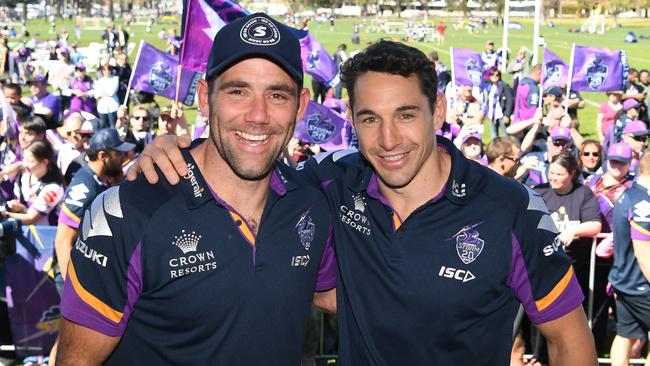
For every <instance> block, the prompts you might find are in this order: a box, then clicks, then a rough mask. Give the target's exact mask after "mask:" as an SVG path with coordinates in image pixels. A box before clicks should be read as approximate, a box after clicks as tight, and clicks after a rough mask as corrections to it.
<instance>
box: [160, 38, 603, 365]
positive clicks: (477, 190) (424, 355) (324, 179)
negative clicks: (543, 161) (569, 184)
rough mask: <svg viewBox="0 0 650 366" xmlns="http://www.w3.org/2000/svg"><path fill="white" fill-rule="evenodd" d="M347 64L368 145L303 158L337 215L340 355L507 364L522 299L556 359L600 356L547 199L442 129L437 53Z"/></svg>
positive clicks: (371, 53)
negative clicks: (469, 152)
mask: <svg viewBox="0 0 650 366" xmlns="http://www.w3.org/2000/svg"><path fill="white" fill-rule="evenodd" d="M341 71H342V72H341V74H342V76H343V80H344V81H345V85H346V87H347V88H348V95H349V96H350V104H349V105H350V109H349V110H348V111H349V114H350V117H351V119H350V120H351V121H352V122H353V124H354V127H355V131H356V133H357V134H358V136H359V144H360V151H361V154H359V153H357V152H354V151H337V152H329V153H326V154H324V155H319V156H317V157H315V158H313V159H310V160H308V161H307V162H306V163H305V164H304V165H302V166H299V167H300V168H302V170H301V171H303V172H304V174H306V175H308V176H310V177H311V178H312V179H314V180H316V181H318V182H320V183H321V185H322V187H323V189H324V191H325V194H326V195H327V197H328V200H329V202H330V207H331V209H332V210H333V212H335V213H336V215H337V216H336V218H335V225H336V226H335V230H334V232H335V236H336V254H337V263H338V282H337V296H338V299H337V300H338V303H337V305H338V306H337V311H338V314H339V361H338V364H340V365H344V366H348V365H486V366H487V365H490V366H492V365H506V364H508V362H509V361H510V351H511V346H512V339H513V329H512V324H513V322H514V318H515V314H516V311H517V307H518V306H519V303H520V302H521V303H523V306H524V309H525V310H526V313H527V314H528V316H529V317H530V318H531V320H532V321H533V322H534V323H535V324H537V325H538V327H539V328H540V329H541V330H542V332H543V334H544V335H545V336H546V337H547V339H548V343H549V353H550V358H551V361H552V362H553V363H554V364H556V365H571V364H575V365H595V364H596V357H595V350H594V345H593V339H592V338H591V335H590V332H589V328H588V327H587V323H586V320H585V316H584V312H583V310H582V307H581V304H582V300H583V298H584V297H583V296H582V294H581V292H580V288H579V287H578V284H577V281H576V278H575V275H574V272H573V268H572V267H571V265H570V261H569V258H568V257H567V256H566V254H565V253H564V251H563V249H562V246H561V244H560V243H559V241H558V238H557V230H556V228H555V226H554V224H553V222H552V219H551V217H550V216H549V214H548V211H547V208H546V205H545V204H544V201H543V200H542V198H541V197H539V196H538V195H537V194H535V193H534V192H533V191H531V190H528V189H526V188H525V187H523V186H521V185H519V184H517V183H516V182H514V181H513V180H511V179H508V178H504V177H501V176H498V175H497V174H496V173H494V172H492V171H490V170H489V169H487V168H484V167H481V166H480V165H478V164H476V163H475V162H471V161H468V160H467V159H465V158H464V157H463V156H462V154H461V153H460V151H458V149H457V148H455V147H454V146H453V144H452V143H451V142H450V141H449V140H447V139H445V138H443V137H437V136H436V135H435V131H436V129H438V128H440V126H441V125H442V123H443V122H444V119H445V100H444V98H442V97H440V96H439V95H437V94H436V84H437V80H436V76H435V75H436V74H435V71H434V65H433V64H432V63H431V62H430V61H428V60H427V58H426V56H425V55H424V54H422V52H420V51H418V50H417V49H414V48H412V47H408V46H406V45H403V44H400V43H395V42H390V41H380V42H378V43H376V44H374V45H372V46H370V47H368V48H367V49H366V50H365V51H364V52H361V53H359V54H358V55H356V56H354V57H353V58H351V59H350V61H347V62H346V63H345V64H344V66H343V67H342V70H341ZM415 91H419V93H418V92H415ZM167 140H168V141H170V139H167ZM171 140H173V139H171ZM154 145H155V143H154ZM154 145H152V148H151V149H149V151H155V149H153V146H154ZM160 146H164V144H160ZM166 148H169V146H167V147H166ZM160 153H161V152H160V151H157V152H156V154H158V156H157V157H158V158H159V160H160V161H164V163H166V164H167V166H168V167H170V165H169V161H166V160H165V159H160V158H161V157H162V156H160ZM172 158H173V156H172ZM174 160H175V159H174ZM149 163H151V162H150V161H149ZM164 163H163V164H164ZM178 163H179V162H178V161H176V160H175V164H178ZM178 165H180V164H178ZM178 165H176V166H178ZM149 173H151V172H149ZM167 173H168V174H169V173H170V172H167ZM486 334H489V335H490V336H489V337H486Z"/></svg>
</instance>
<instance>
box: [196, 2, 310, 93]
mask: <svg viewBox="0 0 650 366" xmlns="http://www.w3.org/2000/svg"><path fill="white" fill-rule="evenodd" d="M251 57H262V58H266V59H269V60H270V61H273V62H274V63H276V64H277V65H278V66H280V67H282V68H283V69H284V70H285V71H286V72H287V73H288V74H289V75H290V76H291V77H292V78H293V79H294V80H295V81H296V83H297V84H298V86H300V87H302V79H303V74H302V59H301V58H300V42H299V41H298V38H296V36H295V34H294V33H293V31H292V30H291V29H290V28H289V27H287V26H286V25H284V24H281V23H279V22H277V21H276V20H275V19H273V18H271V17H269V16H268V15H266V14H264V13H255V14H251V15H249V16H247V17H244V18H239V19H237V20H235V21H234V22H232V23H229V24H227V25H226V26H225V27H223V28H221V30H220V31H219V32H218V33H217V35H216V36H215V37H214V41H213V42H212V49H211V50H210V57H208V66H207V70H206V73H205V78H206V79H207V80H210V79H212V78H214V77H216V76H218V75H219V74H220V73H222V72H223V71H224V70H225V69H227V68H228V67H230V66H232V65H233V64H235V63H236V62H238V61H240V60H243V59H246V58H251Z"/></svg>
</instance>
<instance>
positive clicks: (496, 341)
mask: <svg viewBox="0 0 650 366" xmlns="http://www.w3.org/2000/svg"><path fill="white" fill-rule="evenodd" d="M438 147H439V148H444V149H445V150H446V151H447V152H448V153H449V154H450V156H451V160H452V167H451V173H450V176H449V178H448V181H447V184H446V185H445V187H444V189H443V190H442V191H441V192H440V193H439V194H438V195H437V196H436V197H434V198H433V199H432V200H430V201H429V202H427V203H426V204H424V205H423V206H421V207H419V208H418V209H416V210H415V211H414V212H413V213H412V214H411V215H410V216H409V217H408V218H407V219H404V218H401V217H400V216H399V215H398V214H397V213H396V212H395V210H394V209H393V208H392V207H391V204H390V202H389V201H388V200H387V199H386V198H385V197H384V196H382V195H381V193H380V191H379V184H378V177H377V176H376V175H375V174H374V172H373V169H372V168H371V166H370V165H369V164H368V162H367V161H366V160H365V159H364V158H363V157H362V155H361V154H359V153H358V152H354V151H350V150H348V151H338V152H333V153H326V154H321V155H317V156H315V157H314V158H312V159H310V160H308V161H306V162H305V163H304V164H303V165H302V166H299V169H302V170H303V171H304V172H306V174H308V175H309V176H311V178H312V179H317V180H318V181H319V182H320V183H321V185H322V187H324V190H325V193H326V195H327V197H328V200H329V202H330V206H331V208H332V210H333V213H334V214H335V215H336V218H335V220H334V221H335V225H334V238H335V243H336V247H335V249H336V254H337V263H338V270H339V272H338V281H337V301H338V305H337V307H338V316H339V342H340V343H339V363H340V364H341V365H343V366H348V365H490V366H492V365H506V364H508V363H509V361H510V352H511V348H512V339H513V329H512V328H513V322H514V319H515V315H516V313H517V309H518V307H519V304H520V303H523V306H524V309H525V311H526V313H527V314H528V316H529V318H530V319H531V320H532V321H533V322H534V323H535V324H540V323H545V322H548V321H551V320H554V319H557V318H559V317H561V316H563V315H565V314H567V313H568V312H570V311H572V310H573V309H575V308H577V307H579V306H581V304H582V301H583V298H584V297H583V295H582V292H581V290H580V287H579V285H578V283H577V281H576V277H575V275H574V272H573V268H572V266H571V264H570V260H569V258H568V257H567V255H566V254H565V253H564V250H563V249H562V245H561V243H560V241H559V240H558V238H557V230H556V228H555V225H554V224H553V220H552V219H551V217H550V216H549V213H548V210H547V208H546V205H545V203H544V201H543V199H542V198H541V197H540V196H539V195H537V194H536V193H535V192H534V191H532V190H530V189H527V188H526V187H524V186H522V185H520V184H518V183H517V182H515V181H514V180H511V179H508V178H504V177H501V176H499V175H497V174H496V173H494V172H492V171H491V170H490V169H487V168H485V167H482V166H480V165H479V164H477V163H475V162H472V161H469V160H467V159H466V158H465V157H463V156H462V153H461V152H460V151H459V150H458V149H457V148H456V147H454V146H453V144H452V143H451V142H450V141H449V140H447V139H445V138H442V137H438ZM486 334H490V336H486Z"/></svg>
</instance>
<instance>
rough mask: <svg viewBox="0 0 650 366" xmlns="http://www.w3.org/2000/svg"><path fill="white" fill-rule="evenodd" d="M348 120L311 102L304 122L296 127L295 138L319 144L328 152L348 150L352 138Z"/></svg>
mask: <svg viewBox="0 0 650 366" xmlns="http://www.w3.org/2000/svg"><path fill="white" fill-rule="evenodd" d="M346 125H349V123H348V121H347V119H346V118H345V117H344V116H343V115H341V114H339V113H336V112H335V111H333V110H332V109H330V108H328V107H325V106H324V105H321V104H318V103H316V102H309V105H308V106H307V111H306V112H305V115H304V116H303V118H302V120H301V121H300V122H298V124H297V125H296V129H295V131H294V132H293V137H295V138H297V139H298V140H300V141H305V142H308V143H312V144H317V145H319V146H320V147H321V148H323V149H324V150H326V151H330V150H340V149H347V148H348V144H349V143H350V141H351V140H352V139H351V136H349V134H350V128H349V127H348V126H346Z"/></svg>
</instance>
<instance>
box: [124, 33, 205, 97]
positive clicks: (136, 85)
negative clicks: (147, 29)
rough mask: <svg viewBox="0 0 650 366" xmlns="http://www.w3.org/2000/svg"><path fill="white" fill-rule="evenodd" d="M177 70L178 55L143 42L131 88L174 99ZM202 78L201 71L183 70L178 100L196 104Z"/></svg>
mask: <svg viewBox="0 0 650 366" xmlns="http://www.w3.org/2000/svg"><path fill="white" fill-rule="evenodd" d="M177 71H178V56H174V55H170V54H169V53H165V52H163V51H161V50H159V49H157V48H156V47H154V46H152V45H150V44H149V43H147V42H142V45H141V48H140V52H139V56H138V59H137V60H136V65H135V69H134V70H133V76H132V78H133V80H132V81H131V88H133V89H136V90H141V91H146V92H149V93H153V94H156V95H160V96H162V97H165V98H168V99H171V100H174V99H175V98H176V80H177V78H176V73H177ZM200 78H201V74H200V73H196V72H194V71H190V70H185V69H183V70H182V71H181V87H180V89H179V90H178V100H179V101H180V102H181V103H183V104H185V105H192V104H194V95H195V94H196V84H197V82H198V81H199V79H200Z"/></svg>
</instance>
